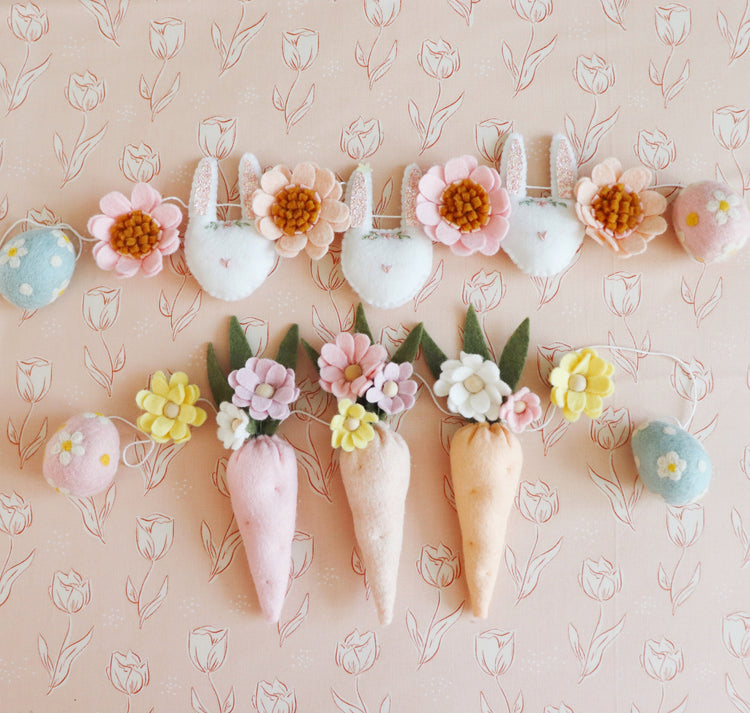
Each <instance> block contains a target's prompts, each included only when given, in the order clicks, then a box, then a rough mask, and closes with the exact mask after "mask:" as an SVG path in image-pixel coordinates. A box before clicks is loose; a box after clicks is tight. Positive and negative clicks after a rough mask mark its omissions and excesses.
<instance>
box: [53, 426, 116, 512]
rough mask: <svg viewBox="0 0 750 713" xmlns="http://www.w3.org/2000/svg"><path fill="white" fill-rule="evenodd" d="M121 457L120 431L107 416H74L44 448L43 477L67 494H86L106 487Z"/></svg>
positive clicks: (80, 495)
mask: <svg viewBox="0 0 750 713" xmlns="http://www.w3.org/2000/svg"><path fill="white" fill-rule="evenodd" d="M119 460H120V435H119V433H118V432H117V428H115V425H114V424H113V423H112V421H110V419H108V418H107V417H106V416H100V415H97V414H93V413H83V414H76V415H75V416H71V417H70V418H69V419H68V420H67V421H65V423H63V424H62V426H60V428H58V429H57V431H56V432H55V433H54V434H53V435H52V437H51V438H50V439H49V440H48V441H47V445H46V446H45V448H44V461H43V463H42V474H43V475H44V479H45V480H46V481H47V482H48V483H49V484H50V485H51V486H52V487H53V488H56V489H57V490H59V491H60V492H61V493H63V494H65V495H68V494H69V495H75V496H77V497H81V498H85V497H89V496H91V495H96V494H97V493H101V492H102V491H104V490H106V489H107V488H108V487H109V486H110V485H111V483H112V481H113V480H114V477H115V474H116V473H117V465H118V463H119Z"/></svg>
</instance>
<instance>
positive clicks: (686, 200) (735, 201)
mask: <svg viewBox="0 0 750 713" xmlns="http://www.w3.org/2000/svg"><path fill="white" fill-rule="evenodd" d="M672 205H673V208H672V225H673V227H674V231H675V233H676V235H677V239H678V240H679V241H680V243H682V247H684V248H685V250H686V252H687V253H688V255H690V257H692V258H693V260H697V261H698V262H704V263H709V262H715V261H716V260H723V259H724V258H727V257H729V256H730V255H733V254H734V253H736V252H737V251H738V250H739V249H740V248H741V247H742V246H743V245H744V244H745V241H746V240H747V238H748V236H750V213H748V209H747V204H746V203H745V200H744V199H743V197H742V196H741V195H739V194H738V193H736V192H735V191H733V190H732V189H731V188H730V187H729V186H727V185H726V184H725V183H718V182H716V181H700V182H699V183H691V184H690V185H689V186H687V187H686V188H683V189H682V191H680V194H679V195H678V196H677V198H675V201H674V203H673V204H672Z"/></svg>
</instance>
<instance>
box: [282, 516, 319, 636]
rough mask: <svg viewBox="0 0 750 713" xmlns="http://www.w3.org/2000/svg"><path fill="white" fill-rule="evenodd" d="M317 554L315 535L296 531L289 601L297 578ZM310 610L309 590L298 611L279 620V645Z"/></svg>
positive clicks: (287, 598) (300, 624)
mask: <svg viewBox="0 0 750 713" xmlns="http://www.w3.org/2000/svg"><path fill="white" fill-rule="evenodd" d="M314 554H315V547H314V540H313V536H312V535H311V534H310V533H308V532H302V531H300V530H297V531H296V532H295V533H294V539H293V540H292V569H291V572H290V574H289V585H288V586H287V590H286V601H287V603H288V602H289V593H290V592H291V590H292V585H293V584H294V582H295V580H297V579H299V578H300V577H302V576H303V575H304V574H305V573H306V572H307V570H309V569H310V565H311V564H312V561H313V556H314ZM309 611H310V593H309V592H307V593H306V594H305V596H304V597H303V599H302V603H301V604H300V606H299V608H298V609H297V611H296V612H295V613H294V614H293V615H292V616H291V617H290V618H289V619H287V620H286V621H284V622H281V621H280V622H279V623H278V624H277V625H276V629H277V631H278V633H279V646H283V645H284V642H285V641H286V640H287V639H288V638H289V637H290V636H291V635H292V634H293V633H294V632H295V631H297V629H299V628H300V626H302V624H303V623H304V621H305V619H307V615H308V613H309Z"/></svg>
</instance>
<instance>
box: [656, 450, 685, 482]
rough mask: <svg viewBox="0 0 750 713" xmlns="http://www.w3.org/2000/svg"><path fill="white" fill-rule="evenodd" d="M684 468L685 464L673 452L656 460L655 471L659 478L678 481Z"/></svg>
mask: <svg viewBox="0 0 750 713" xmlns="http://www.w3.org/2000/svg"><path fill="white" fill-rule="evenodd" d="M685 468H687V463H686V462H685V461H684V460H682V458H680V455H679V454H678V453H675V452H674V451H669V452H668V453H665V454H664V455H663V456H659V458H657V460H656V471H657V473H658V474H659V477H660V478H669V479H670V480H679V479H680V478H681V477H682V474H683V473H684V472H685Z"/></svg>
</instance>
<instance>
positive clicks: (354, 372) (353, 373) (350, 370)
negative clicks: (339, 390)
mask: <svg viewBox="0 0 750 713" xmlns="http://www.w3.org/2000/svg"><path fill="white" fill-rule="evenodd" d="M360 376H362V367H361V366H360V365H359V364H349V366H347V367H346V369H344V378H345V379H346V380H347V381H354V380H355V379H358V378H359V377H360Z"/></svg>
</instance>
